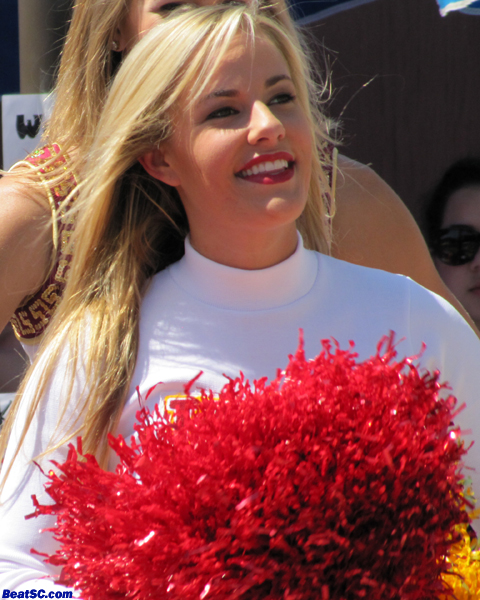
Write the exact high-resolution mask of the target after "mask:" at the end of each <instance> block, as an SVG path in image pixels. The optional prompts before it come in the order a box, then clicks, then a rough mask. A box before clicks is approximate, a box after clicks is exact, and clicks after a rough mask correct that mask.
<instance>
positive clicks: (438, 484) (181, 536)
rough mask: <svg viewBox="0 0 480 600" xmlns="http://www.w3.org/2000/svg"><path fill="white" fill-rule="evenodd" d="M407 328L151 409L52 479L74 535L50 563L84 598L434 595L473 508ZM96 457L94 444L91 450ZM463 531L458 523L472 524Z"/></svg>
mask: <svg viewBox="0 0 480 600" xmlns="http://www.w3.org/2000/svg"><path fill="white" fill-rule="evenodd" d="M395 357H396V354H395V349H394V346H393V341H392V338H389V339H385V340H383V342H382V343H381V344H380V345H379V350H378V353H377V355H376V356H374V357H372V358H370V359H368V360H366V361H364V362H357V360H356V359H357V356H356V354H355V353H354V352H353V348H350V349H349V350H341V349H340V348H339V347H338V345H337V344H332V343H331V342H329V341H324V342H323V351H322V352H321V354H320V355H319V356H318V357H316V358H315V359H313V360H307V359H306V358H305V355H304V352H303V347H302V344H300V347H299V349H298V351H297V353H296V354H295V356H293V357H290V363H289V365H288V367H287V368H286V370H285V371H284V372H281V373H279V375H278V377H277V378H276V379H275V380H274V381H272V382H271V383H268V382H267V381H266V380H265V379H262V380H260V381H257V382H255V383H254V384H253V385H251V384H250V383H249V382H248V381H245V380H244V378H243V377H242V376H240V377H238V378H237V379H234V380H229V381H228V383H227V384H226V386H225V387H224V388H223V390H222V391H221V392H220V394H219V395H216V394H213V393H211V392H203V394H202V396H201V398H200V400H199V399H196V398H193V397H189V399H188V402H189V403H190V409H191V410H190V412H191V415H192V418H191V419H187V420H186V421H185V422H184V423H183V424H181V425H180V424H172V423H170V422H169V421H168V420H166V419H165V418H164V417H163V416H162V415H161V414H160V413H159V411H158V409H157V410H156V411H155V412H154V413H153V414H150V413H149V411H148V410H146V409H145V410H141V411H140V412H139V413H138V421H139V423H138V425H136V427H135V429H136V437H135V438H132V440H131V441H130V444H128V443H127V442H126V441H125V440H124V439H123V438H121V437H117V438H114V437H110V440H109V443H110V446H111V447H112V449H113V450H114V451H115V453H116V454H117V455H118V458H119V461H120V462H119V465H118V467H117V470H116V472H115V473H109V472H105V471H103V470H102V469H101V468H100V467H99V466H98V464H97V462H96V460H95V459H94V458H93V457H92V456H88V455H87V456H85V457H84V459H85V460H79V458H78V453H77V451H76V450H75V448H74V447H73V446H72V447H71V448H70V451H69V455H68V459H67V460H66V462H65V463H64V464H62V465H56V466H57V472H58V474H55V473H50V474H49V483H48V485H47V491H48V493H49V495H50V496H51V498H52V499H53V502H54V503H53V505H48V506H44V505H40V504H39V503H38V502H37V501H36V500H35V506H36V514H55V515H57V525H56V527H55V528H54V530H53V531H54V533H55V537H56V539H57V540H58V541H59V542H60V544H61V546H60V548H59V550H58V551H57V552H56V554H55V555H53V556H50V557H49V558H48V559H47V562H50V563H52V564H55V565H60V566H61V567H62V576H61V582H62V583H64V584H66V585H69V586H73V587H75V588H78V589H81V590H82V597H83V598H84V600H90V599H92V600H93V599H94V598H95V599H98V598H100V597H102V598H111V599H113V598H120V597H121V598H136V599H137V598H138V599H141V600H146V599H148V598H156V599H158V598H164V599H167V600H168V599H172V600H180V599H181V600H189V599H192V600H193V599H194V600H204V599H206V600H210V599H215V600H227V598H228V599H231V598H241V599H242V600H243V599H244V600H247V599H248V600H257V599H258V600H260V599H263V598H284V599H285V600H314V599H315V600H318V599H322V600H330V599H334V600H343V599H345V600H347V599H348V600H350V599H352V600H353V599H357V598H358V599H362V598H366V599H368V600H377V599H378V600H380V599H381V600H389V599H392V600H393V599H400V598H401V599H402V600H417V599H418V600H428V599H433V598H436V597H437V596H438V594H439V593H440V592H442V591H443V592H444V593H448V590H447V591H446V590H444V589H443V588H444V585H443V584H442V582H441V574H442V572H444V571H446V570H447V565H446V562H445V556H446V554H447V551H448V549H449V547H450V546H451V545H452V544H453V543H454V542H455V541H456V539H457V538H456V536H455V533H453V532H454V528H455V525H457V524H459V523H463V522H466V521H467V520H468V517H467V514H466V512H465V500H464V499H463V498H462V485H461V475H460V473H459V466H458V465H459V461H460V459H461V458H462V455H463V454H464V453H465V449H464V448H463V445H462V444H461V443H460V442H459V440H458V433H459V432H458V431H456V432H455V431H452V427H451V422H452V413H453V410H454V409H455V403H456V401H455V399H454V398H453V397H452V396H450V397H448V398H446V399H444V398H442V397H441V394H440V393H439V392H440V390H442V389H443V388H444V387H445V386H442V385H440V384H439V375H438V373H435V374H429V373H422V372H420V371H419V370H418V369H417V368H416V367H415V366H414V364H413V361H412V360H409V359H406V360H402V361H400V362H395ZM80 454H81V451H80ZM457 537H458V536H457Z"/></svg>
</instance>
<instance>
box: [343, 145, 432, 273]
mask: <svg viewBox="0 0 480 600" xmlns="http://www.w3.org/2000/svg"><path fill="white" fill-rule="evenodd" d="M333 227H334V230H333V231H334V249H333V254H334V256H336V257H337V258H341V259H343V260H346V261H348V262H353V263H356V264H361V265H364V266H368V267H374V268H378V269H384V270H386V271H391V272H392V273H402V274H404V275H411V273H410V272H406V271H409V270H410V264H409V263H410V261H409V257H406V256H405V255H404V254H403V253H404V252H405V251H406V252H407V253H408V254H409V255H410V256H411V257H413V254H416V250H417V248H416V247H414V248H411V244H412V243H413V244H414V245H415V246H416V245H418V243H419V238H421V237H422V236H421V233H420V231H419V230H418V227H417V225H416V223H415V220H414V219H413V217H412V215H411V214H410V212H409V210H408V209H407V207H406V206H405V205H404V204H403V202H402V201H401V200H400V198H399V197H398V196H397V194H395V192H394V191H393V190H392V188H391V187H390V186H389V185H388V184H387V183H386V182H385V181H383V179H382V178H381V177H379V176H378V175H377V174H376V173H375V172H374V171H373V170H372V169H370V168H369V167H367V166H366V165H362V164H360V163H357V162H355V161H352V160H350V159H347V158H345V157H343V156H339V159H338V174H337V188H336V213H335V217H334V220H333ZM400 250H402V251H403V252H401V253H400V256H399V251H400ZM425 250H426V248H425ZM412 251H413V252H412Z"/></svg>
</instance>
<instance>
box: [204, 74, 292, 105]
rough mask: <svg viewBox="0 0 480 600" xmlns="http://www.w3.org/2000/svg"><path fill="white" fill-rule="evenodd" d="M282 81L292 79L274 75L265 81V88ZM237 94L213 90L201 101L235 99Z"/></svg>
mask: <svg viewBox="0 0 480 600" xmlns="http://www.w3.org/2000/svg"><path fill="white" fill-rule="evenodd" d="M284 80H287V81H292V78H291V77H289V76H288V75H274V76H273V77H269V78H268V79H267V80H266V81H265V87H266V88H270V87H273V86H274V85H275V84H277V83H278V82H279V81H284ZM238 94H239V92H238V90H215V91H214V92H212V93H211V94H208V96H205V98H203V99H202V102H206V101H207V100H211V99H212V98H235V96H238Z"/></svg>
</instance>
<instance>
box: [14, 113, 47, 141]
mask: <svg viewBox="0 0 480 600" xmlns="http://www.w3.org/2000/svg"><path fill="white" fill-rule="evenodd" d="M33 118H34V122H33V125H32V122H31V121H30V120H28V121H27V122H26V123H25V115H17V133H18V136H19V138H20V139H21V140H23V139H25V138H26V137H27V135H28V137H30V138H34V137H36V136H37V134H38V132H39V131H40V126H41V124H42V115H33Z"/></svg>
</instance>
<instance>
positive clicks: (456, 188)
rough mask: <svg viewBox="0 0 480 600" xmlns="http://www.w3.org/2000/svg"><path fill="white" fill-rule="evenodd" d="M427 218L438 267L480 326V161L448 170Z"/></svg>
mask: <svg viewBox="0 0 480 600" xmlns="http://www.w3.org/2000/svg"><path fill="white" fill-rule="evenodd" d="M425 217H426V218H425V234H426V237H427V242H428V244H429V246H430V249H431V252H432V255H433V259H434V262H435V266H436V267H437V270H438V272H439V274H440V276H441V278H442V279H443V281H444V282H445V284H446V285H447V287H449V288H450V290H451V291H452V292H453V293H454V294H455V296H456V297H457V298H458V300H460V302H461V303H462V304H463V306H464V307H465V309H466V310H467V312H468V313H469V314H470V316H471V318H472V320H473V321H474V322H475V324H476V326H477V327H480V252H479V249H480V159H476V158H465V159H462V160H460V161H458V162H456V163H455V164H453V165H452V166H451V167H450V168H449V169H448V170H447V171H446V173H445V174H444V176H443V177H442V179H441V180H440V182H439V183H438V185H437V187H436V188H435V190H434V192H433V194H432V196H431V198H430V201H429V203H428V205H427V208H426V211H425Z"/></svg>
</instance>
